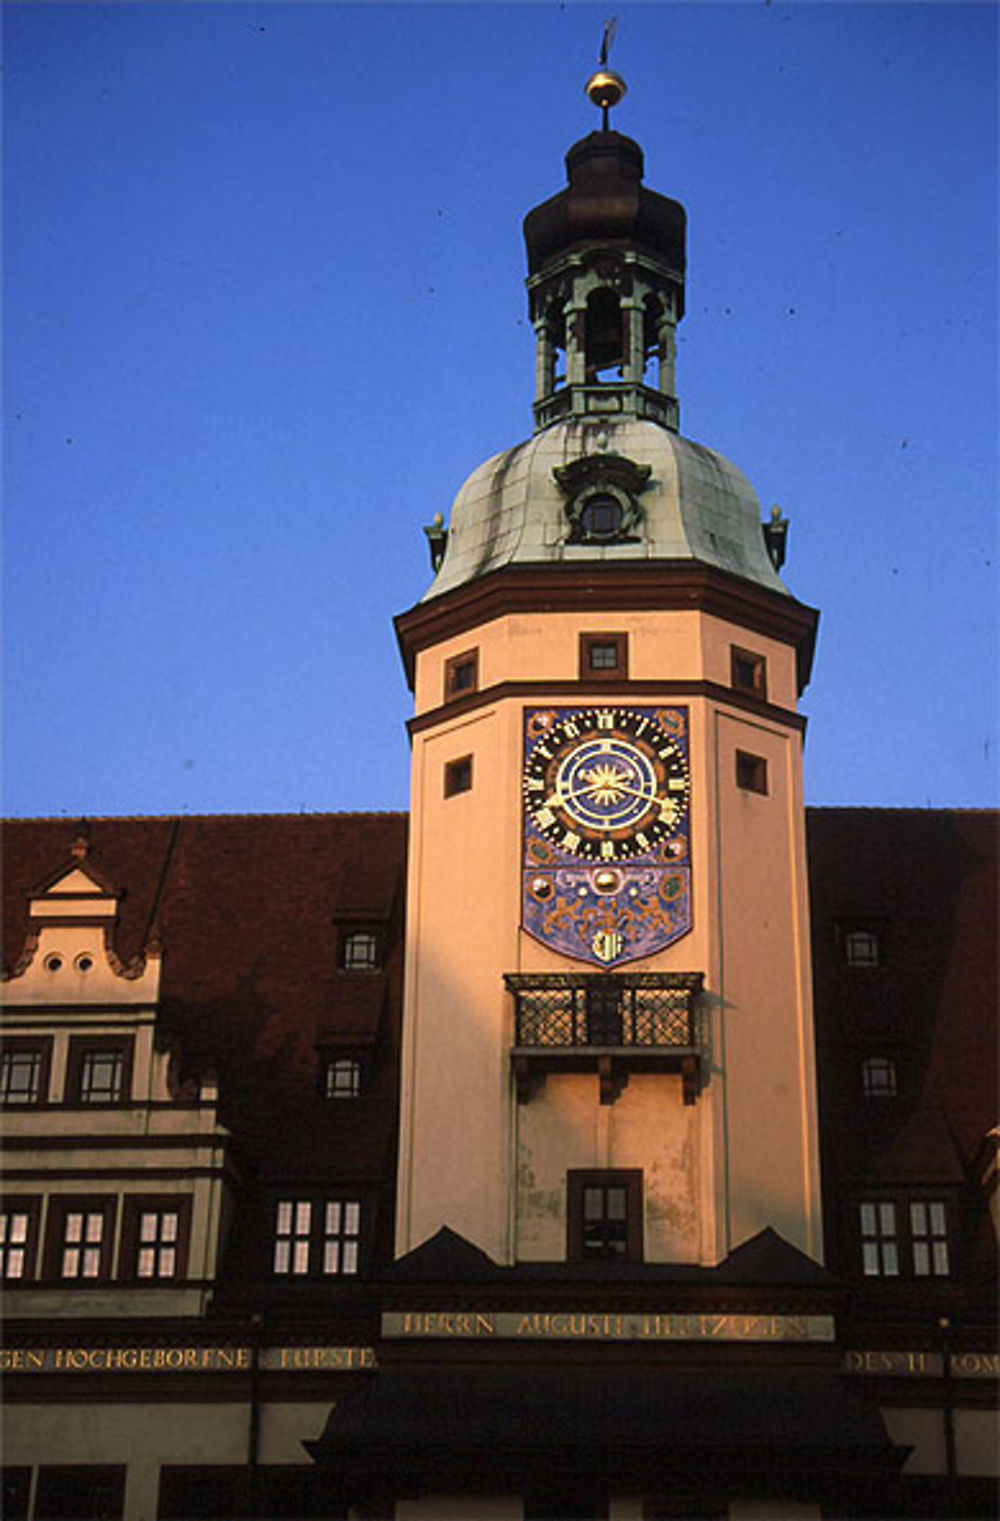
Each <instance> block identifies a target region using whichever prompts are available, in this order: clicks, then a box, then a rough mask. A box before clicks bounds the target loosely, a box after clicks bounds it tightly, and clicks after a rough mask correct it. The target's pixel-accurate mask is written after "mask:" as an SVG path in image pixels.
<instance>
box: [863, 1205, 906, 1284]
mask: <svg viewBox="0 0 1000 1521" xmlns="http://www.w3.org/2000/svg"><path fill="white" fill-rule="evenodd" d="M861 1263H862V1267H863V1269H864V1273H865V1277H866V1278H897V1277H898V1276H899V1240H898V1237H897V1234H896V1206H895V1204H893V1203H892V1202H891V1201H889V1200H885V1199H883V1200H881V1201H879V1202H875V1203H865V1204H862V1205H861Z"/></svg>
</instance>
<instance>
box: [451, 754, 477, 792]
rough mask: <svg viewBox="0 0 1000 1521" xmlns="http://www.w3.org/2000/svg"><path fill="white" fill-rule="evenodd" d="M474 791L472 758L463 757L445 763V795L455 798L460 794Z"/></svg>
mask: <svg viewBox="0 0 1000 1521" xmlns="http://www.w3.org/2000/svg"><path fill="white" fill-rule="evenodd" d="M471 790H472V756H471V755H462V756H459V758H458V759H457V760H450V761H446V762H445V768H444V795H445V797H454V796H455V794H456V793H458V792H471Z"/></svg>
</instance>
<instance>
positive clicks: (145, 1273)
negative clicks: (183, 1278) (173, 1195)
mask: <svg viewBox="0 0 1000 1521" xmlns="http://www.w3.org/2000/svg"><path fill="white" fill-rule="evenodd" d="M180 1229H181V1216H180V1210H178V1209H143V1210H140V1211H139V1246H138V1251H137V1253H136V1261H135V1272H136V1277H137V1278H176V1277H177V1272H178V1247H179V1242H180Z"/></svg>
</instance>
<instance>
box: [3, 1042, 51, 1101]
mask: <svg viewBox="0 0 1000 1521" xmlns="http://www.w3.org/2000/svg"><path fill="white" fill-rule="evenodd" d="M51 1056H52V1041H51V1039H50V1038H47V1037H41V1036H40V1037H37V1038H28V1039H23V1040H6V1041H4V1042H3V1046H2V1048H0V1104H3V1105H4V1106H5V1107H7V1108H14V1107H15V1106H22V1105H30V1104H41V1103H44V1102H45V1100H46V1099H47V1098H48V1096H49V1064H50V1060H51Z"/></svg>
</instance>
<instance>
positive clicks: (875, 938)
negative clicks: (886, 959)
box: [844, 927, 882, 966]
mask: <svg viewBox="0 0 1000 1521" xmlns="http://www.w3.org/2000/svg"><path fill="white" fill-rule="evenodd" d="M880 952H881V946H880V944H879V934H878V930H876V929H872V928H869V927H865V928H856V929H849V930H847V931H846V932H845V934H844V960H845V961H846V962H847V964H848V966H878V965H879V963H880V961H881V960H882V957H881V954H880Z"/></svg>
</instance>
